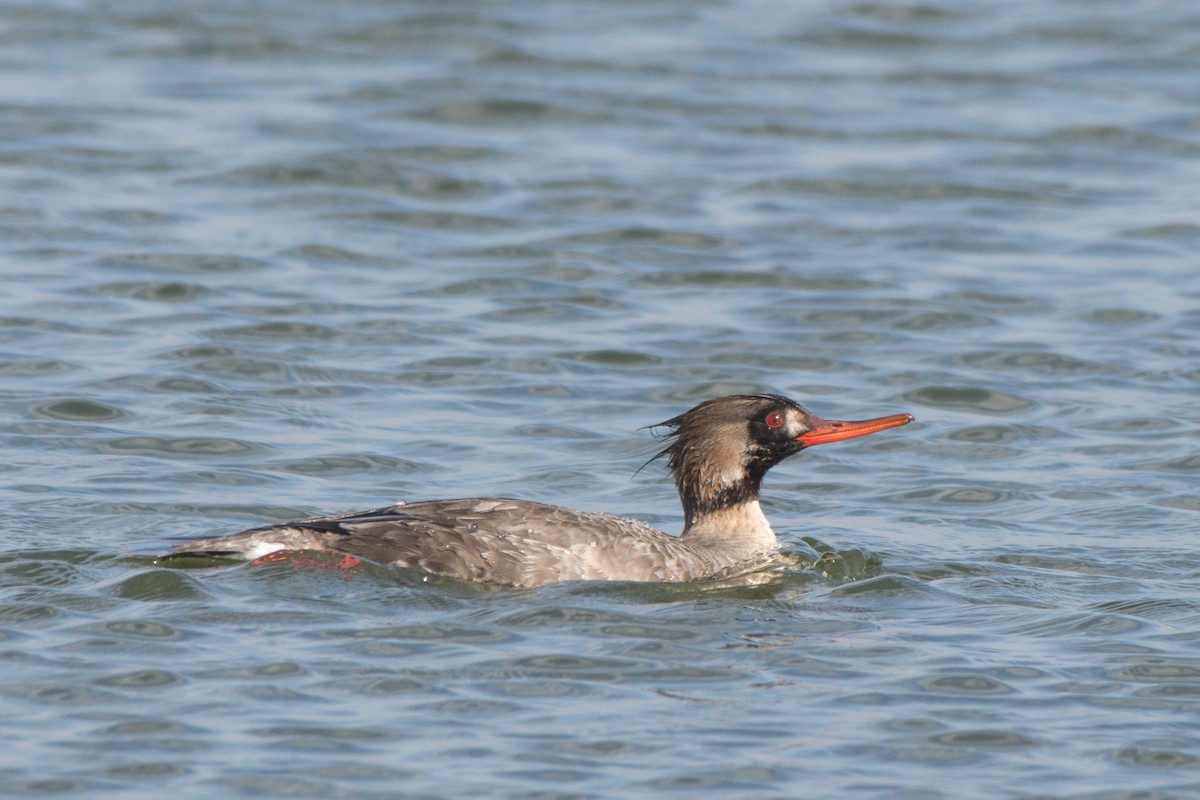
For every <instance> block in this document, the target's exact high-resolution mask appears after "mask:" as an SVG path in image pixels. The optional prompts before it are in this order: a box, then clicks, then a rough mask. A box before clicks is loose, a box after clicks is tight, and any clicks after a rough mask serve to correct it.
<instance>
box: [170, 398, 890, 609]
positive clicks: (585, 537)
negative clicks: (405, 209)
mask: <svg viewBox="0 0 1200 800" xmlns="http://www.w3.org/2000/svg"><path fill="white" fill-rule="evenodd" d="M912 420H913V416H912V415H911V414H894V415H892V416H888V417H879V418H877V419H869V420H863V421H858V422H841V421H832V420H825V419H821V418H820V417H817V416H814V415H813V414H812V413H810V412H809V411H808V410H807V409H805V408H804V407H803V406H801V405H800V404H799V403H797V402H796V401H794V400H789V399H788V398H786V397H781V396H779V395H774V394H753V395H731V396H728V397H718V398H716V399H713V400H708V401H706V402H703V403H701V404H700V405H698V406H696V407H695V408H693V409H691V410H690V411H687V412H685V413H683V414H680V415H679V416H677V417H674V418H672V419H669V420H667V421H666V422H662V423H659V425H655V426H651V427H652V428H658V427H660V426H661V427H665V428H669V429H670V430H669V432H668V433H667V434H666V435H665V436H664V438H669V439H671V440H672V441H671V443H670V445H669V446H668V447H666V448H665V449H664V450H662V451H661V452H660V453H658V454H657V455H655V456H654V457H653V458H651V459H650V461H654V460H655V459H657V458H660V457H663V456H665V457H666V458H667V466H668V467H669V469H670V471H671V473H672V475H673V476H674V478H675V485H676V487H677V488H678V490H679V498H680V501H681V502H682V504H683V515H684V524H683V533H682V534H680V535H679V536H671V535H669V534H666V533H663V532H662V531H659V530H656V529H654V528H652V527H650V526H649V525H647V524H645V523H642V522H638V521H635V520H630V519H623V518H621V517H615V516H612V515H609V514H600V513H594V512H589V511H574V510H571V509H568V508H562V507H559V506H553V505H546V504H544V503H533V502H529V501H526V500H512V499H508V498H468V499H460V500H431V501H425V502H415V503H401V504H396V505H392V506H386V507H384V508H377V509H372V510H370V511H360V512H357V513H353V514H342V515H338V516H331V517H314V518H312V519H303V520H296V521H293V522H286V523H281V524H277V525H269V526H266V527H261V528H252V529H250V530H245V531H242V532H240V533H234V534H231V535H228V536H220V537H217V538H212V539H197V540H193V541H190V542H186V543H184V544H182V545H180V546H178V547H176V548H175V549H173V550H171V551H170V552H169V553H167V554H166V555H165V556H163V558H165V559H170V558H177V557H181V556H207V557H214V558H233V559H245V560H255V559H260V558H263V557H266V556H270V555H271V554H277V553H280V552H284V551H323V552H332V553H339V554H345V555H348V556H353V557H356V558H364V559H368V560H370V561H374V562H379V563H382V564H394V565H397V566H402V567H408V568H411V569H417V570H423V571H425V572H427V573H432V574H436V575H446V576H450V577H453V578H459V579H465V580H472V581H488V582H491V583H497V584H505V585H509V586H518V587H533V586H542V585H545V584H549V583H557V582H559V581H575V580H619V581H664V582H677V581H692V580H697V579H703V578H710V577H714V576H717V575H722V574H729V573H730V572H733V571H737V570H738V568H739V567H740V566H742V565H749V567H748V568H749V569H753V568H754V565H755V564H761V563H763V562H764V561H766V560H769V559H770V557H771V556H772V555H773V553H774V551H775V550H776V548H777V547H778V544H779V543H778V540H777V539H776V537H775V531H773V530H772V529H771V524H770V523H769V522H767V518H766V516H765V515H764V514H763V511H762V508H761V507H760V506H759V503H758V494H759V489H760V487H761V485H762V480H763V476H764V475H765V474H766V472H767V470H769V469H770V468H771V467H773V466H774V465H775V464H778V463H779V462H780V461H782V460H783V459H785V458H787V457H788V456H791V455H794V454H796V453H798V452H800V451H801V450H803V449H805V448H806V447H811V446H813V445H817V444H826V443H828V442H840V441H843V440H845V439H853V438H855V437H858V436H865V435H867V434H870V433H875V432H877V431H882V430H886V429H887V428H894V427H896V426H899V425H906V424H908V423H909V422H912ZM646 463H647V464H648V463H650V462H646Z"/></svg>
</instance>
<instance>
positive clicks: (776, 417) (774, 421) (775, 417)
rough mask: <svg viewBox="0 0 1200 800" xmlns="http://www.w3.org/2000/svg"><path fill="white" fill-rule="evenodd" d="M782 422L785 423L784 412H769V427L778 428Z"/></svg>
mask: <svg viewBox="0 0 1200 800" xmlns="http://www.w3.org/2000/svg"><path fill="white" fill-rule="evenodd" d="M782 424H783V414H780V413H779V412H778V411H772V412H771V413H770V414H767V427H768V428H778V427H779V426H780V425H782Z"/></svg>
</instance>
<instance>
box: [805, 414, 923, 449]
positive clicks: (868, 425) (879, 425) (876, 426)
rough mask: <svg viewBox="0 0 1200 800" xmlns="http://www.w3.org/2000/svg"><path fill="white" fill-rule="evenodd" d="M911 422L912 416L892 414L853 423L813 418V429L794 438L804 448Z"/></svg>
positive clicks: (852, 437) (853, 437)
mask: <svg viewBox="0 0 1200 800" xmlns="http://www.w3.org/2000/svg"><path fill="white" fill-rule="evenodd" d="M912 421H913V415H912V414H893V415H892V416H890V417H878V418H877V419H864V420H858V421H855V422H843V421H842V420H836V419H821V418H820V417H813V426H814V427H813V429H812V430H810V431H808V432H807V433H802V434H800V435H799V436H797V437H796V441H797V442H799V443H800V444H802V445H804V446H805V447H811V446H812V445H814V444H829V443H830V442H841V441H844V440H846V439H855V438H857V437H859V436H866V435H867V434H869V433H877V432H879V431H885V430H887V429H888V428H895V427H898V426H900V425H907V424H908V423H910V422H912Z"/></svg>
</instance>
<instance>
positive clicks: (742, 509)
mask: <svg viewBox="0 0 1200 800" xmlns="http://www.w3.org/2000/svg"><path fill="white" fill-rule="evenodd" d="M680 538H681V539H682V540H684V541H686V542H692V543H696V544H704V545H706V546H711V547H716V546H719V547H721V548H722V549H730V550H735V551H737V552H738V553H744V554H746V555H749V554H752V553H757V552H762V551H764V550H770V549H771V548H773V547H775V545H776V544H778V539H776V538H775V531H774V530H773V529H772V528H771V523H770V522H768V521H767V516H766V515H765V514H764V513H763V510H762V506H760V505H759V503H758V497H757V496H754V497H751V498H749V499H746V500H743V501H740V502H737V503H732V504H729V505H726V506H723V507H721V508H717V509H713V510H710V511H706V512H704V513H700V514H697V515H695V516H693V517H690V518H689V519H688V522H687V525H686V527H685V528H684V530H683V534H682V535H681V536H680Z"/></svg>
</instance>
